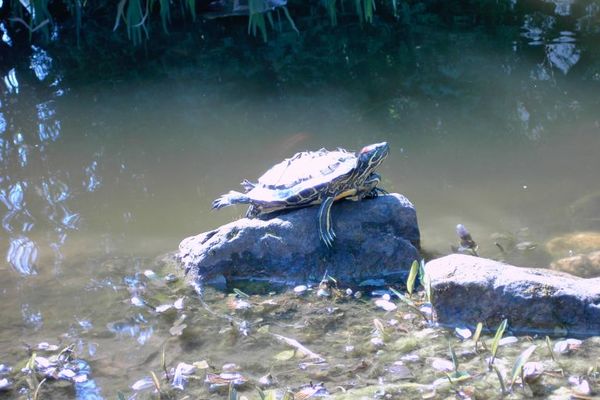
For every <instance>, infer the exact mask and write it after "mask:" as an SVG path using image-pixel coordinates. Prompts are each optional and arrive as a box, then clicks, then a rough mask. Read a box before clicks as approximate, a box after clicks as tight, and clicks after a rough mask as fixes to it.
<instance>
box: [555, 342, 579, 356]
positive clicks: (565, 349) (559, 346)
mask: <svg viewBox="0 0 600 400" xmlns="http://www.w3.org/2000/svg"><path fill="white" fill-rule="evenodd" d="M581 344H582V341H581V340H579V339H566V340H560V341H558V342H556V343H554V352H555V353H558V354H567V353H571V352H572V351H575V350H577V349H579V347H581Z"/></svg>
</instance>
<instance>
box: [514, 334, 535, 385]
mask: <svg viewBox="0 0 600 400" xmlns="http://www.w3.org/2000/svg"><path fill="white" fill-rule="evenodd" d="M535 349H537V345H535V344H532V345H531V346H529V347H528V348H527V349H525V351H523V352H522V353H521V354H520V355H519V357H517V359H516V361H515V365H513V369H512V373H511V377H510V386H509V388H511V389H512V387H513V385H514V384H515V381H516V380H517V378H518V377H519V375H521V374H522V372H523V365H525V363H526V362H527V360H528V359H529V357H530V356H531V355H532V354H533V352H534V351H535ZM523 385H525V382H523Z"/></svg>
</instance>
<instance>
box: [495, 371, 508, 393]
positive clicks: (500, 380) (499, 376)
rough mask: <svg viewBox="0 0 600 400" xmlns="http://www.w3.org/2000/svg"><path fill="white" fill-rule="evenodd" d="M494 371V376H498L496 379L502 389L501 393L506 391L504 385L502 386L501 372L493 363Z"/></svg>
mask: <svg viewBox="0 0 600 400" xmlns="http://www.w3.org/2000/svg"><path fill="white" fill-rule="evenodd" d="M492 368H493V369H494V371H495V372H496V376H497V377H498V381H499V382H500V390H502V394H505V393H506V386H504V379H502V373H501V372H500V370H499V369H498V367H496V366H495V365H493V366H492Z"/></svg>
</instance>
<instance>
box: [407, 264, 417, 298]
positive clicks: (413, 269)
mask: <svg viewBox="0 0 600 400" xmlns="http://www.w3.org/2000/svg"><path fill="white" fill-rule="evenodd" d="M418 272H419V263H418V262H417V260H415V261H413V263H412V265H411V266H410V272H409V273H408V279H407V280H406V291H407V292H408V294H409V295H412V293H413V290H414V288H415V281H416V279H417V273H418Z"/></svg>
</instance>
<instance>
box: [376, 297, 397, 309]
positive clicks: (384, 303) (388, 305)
mask: <svg viewBox="0 0 600 400" xmlns="http://www.w3.org/2000/svg"><path fill="white" fill-rule="evenodd" d="M375 305H376V306H377V307H379V308H382V309H384V310H385V311H394V310H395V309H397V308H398V306H396V305H395V304H394V303H392V302H391V301H389V300H386V299H383V298H381V299H377V300H375Z"/></svg>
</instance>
